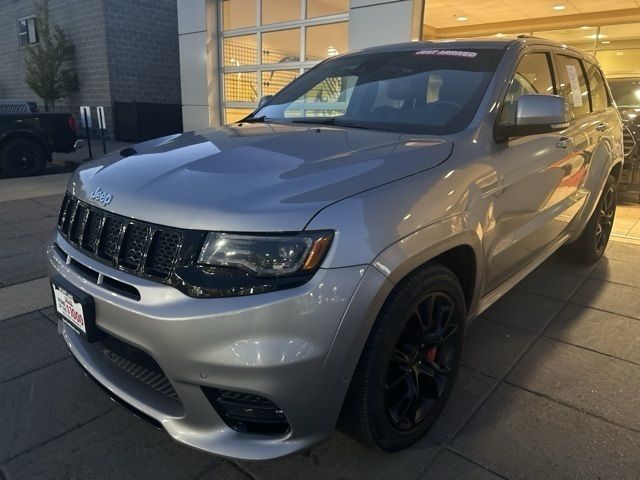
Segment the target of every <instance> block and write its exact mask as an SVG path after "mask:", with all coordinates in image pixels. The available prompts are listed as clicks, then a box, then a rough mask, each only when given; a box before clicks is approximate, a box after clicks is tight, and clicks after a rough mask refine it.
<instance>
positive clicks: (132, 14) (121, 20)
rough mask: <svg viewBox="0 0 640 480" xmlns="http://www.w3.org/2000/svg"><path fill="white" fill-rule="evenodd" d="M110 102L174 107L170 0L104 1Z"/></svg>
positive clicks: (176, 90) (176, 71)
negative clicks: (148, 103)
mask: <svg viewBox="0 0 640 480" xmlns="http://www.w3.org/2000/svg"><path fill="white" fill-rule="evenodd" d="M104 5H105V25H106V47H107V59H108V67H109V79H110V83H111V97H112V99H113V100H115V101H123V102H133V101H135V102H150V103H174V104H179V103H180V57H179V54H178V21H177V11H176V0H133V1H132V0H105V2H104Z"/></svg>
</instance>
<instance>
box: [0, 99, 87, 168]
mask: <svg viewBox="0 0 640 480" xmlns="http://www.w3.org/2000/svg"><path fill="white" fill-rule="evenodd" d="M26 105H27V108H29V107H28V104H26ZM81 145H82V141H80V140H78V132H77V125H76V120H75V118H74V117H73V115H71V114H69V113H31V112H30V111H28V112H27V113H0V170H1V171H2V172H3V173H5V174H6V175H8V176H17V177H25V176H31V175H39V174H40V173H42V172H43V170H44V168H45V166H46V164H47V162H49V161H51V154H52V153H54V152H59V153H70V152H74V151H75V150H76V149H78V148H80V146H81Z"/></svg>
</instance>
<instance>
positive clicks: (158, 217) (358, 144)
mask: <svg viewBox="0 0 640 480" xmlns="http://www.w3.org/2000/svg"><path fill="white" fill-rule="evenodd" d="M451 149H452V144H451V142H448V141H445V140H441V139H437V138H436V139H434V138H427V137H424V136H418V137H416V136H410V135H402V134H398V133H388V132H373V131H367V130H358V129H349V128H334V127H321V128H320V127H315V126H310V125H304V126H294V125H284V124H245V125H243V126H234V127H226V128H221V129H211V130H205V131H201V132H189V133H184V134H180V135H174V136H169V137H163V138H160V139H156V140H152V141H149V142H144V143H140V144H138V145H134V146H133V147H131V148H130V149H124V150H121V151H120V152H114V153H112V154H109V155H107V156H105V157H103V158H101V159H98V160H95V161H92V162H89V163H87V164H85V165H84V166H83V167H82V168H81V169H79V170H78V171H77V172H76V174H75V175H74V176H73V177H72V179H71V182H70V190H71V191H72V193H74V194H75V195H76V196H78V197H79V198H80V199H83V200H85V201H88V202H89V203H92V204H94V205H98V206H103V207H104V208H105V209H107V210H109V211H112V212H114V213H119V214H121V215H125V216H128V217H132V218H137V219H141V220H146V221H149V222H153V223H158V224H163V225H171V226H176V227H182V228H193V229H202V230H227V231H254V232H258V231H297V230H302V229H303V228H304V227H305V225H306V224H307V223H308V222H309V220H310V219H311V218H312V217H313V215H315V214H316V213H317V212H318V211H319V210H320V209H322V208H324V207H326V206H327V205H330V204H331V203H334V202H336V201H339V200H341V199H343V198H345V197H348V196H351V195H354V194H356V193H359V192H362V191H364V190H368V189H371V188H374V187H376V186H379V185H382V184H384V183H388V182H391V181H394V180H397V179H400V178H402V177H406V176H408V175H411V174H414V173H417V172H420V171H423V170H426V169H429V168H432V167H434V166H436V165H437V164H439V163H441V162H443V161H444V160H446V159H447V157H448V156H449V155H450V153H451ZM123 154H124V155H128V156H124V155H123ZM97 189H100V190H101V192H104V193H105V194H107V195H111V201H110V202H109V203H108V204H107V205H106V206H105V205H99V204H98V203H97V201H96V200H92V199H91V193H92V192H95V191H96V190H97ZM103 198H104V197H103ZM390 201H393V200H392V199H390Z"/></svg>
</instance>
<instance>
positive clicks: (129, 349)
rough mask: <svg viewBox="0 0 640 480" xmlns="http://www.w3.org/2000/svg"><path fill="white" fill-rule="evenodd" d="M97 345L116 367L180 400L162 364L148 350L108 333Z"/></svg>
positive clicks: (150, 386)
mask: <svg viewBox="0 0 640 480" xmlns="http://www.w3.org/2000/svg"><path fill="white" fill-rule="evenodd" d="M96 347H97V348H98V349H99V350H101V351H102V353H103V354H104V355H105V357H106V358H107V359H108V360H109V361H110V362H112V363H113V364H114V365H115V366H116V367H118V368H119V369H121V370H123V371H124V372H126V373H128V374H129V375H131V376H132V377H133V378H135V379H136V380H138V381H139V382H142V383H144V384H145V385H147V386H148V387H149V388H152V389H153V390H155V391H156V392H158V393H161V394H162V395H164V396H166V397H168V398H171V399H173V400H179V398H178V394H177V393H176V391H175V390H174V388H173V385H171V382H170V381H169V379H168V378H167V377H166V375H165V374H164V372H163V371H162V369H161V368H160V365H158V363H157V362H156V361H155V360H154V359H153V358H152V357H151V356H150V355H148V354H147V353H146V352H143V351H142V350H140V349H139V348H136V347H134V346H133V345H129V344H128V343H125V342H123V341H121V340H118V339H117V338H115V337H112V336H111V335H108V334H105V338H104V339H103V340H102V341H100V342H98V343H96Z"/></svg>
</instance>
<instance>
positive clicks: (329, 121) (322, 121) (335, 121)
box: [291, 117, 371, 130]
mask: <svg viewBox="0 0 640 480" xmlns="http://www.w3.org/2000/svg"><path fill="white" fill-rule="evenodd" d="M291 121H292V122H293V123H310V124H317V125H335V126H336V127H347V128H361V129H363V130H371V129H370V128H369V127H365V126H364V125H360V124H359V123H350V122H345V121H342V120H340V119H339V118H335V117H327V118H298V119H295V120H291Z"/></svg>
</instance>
